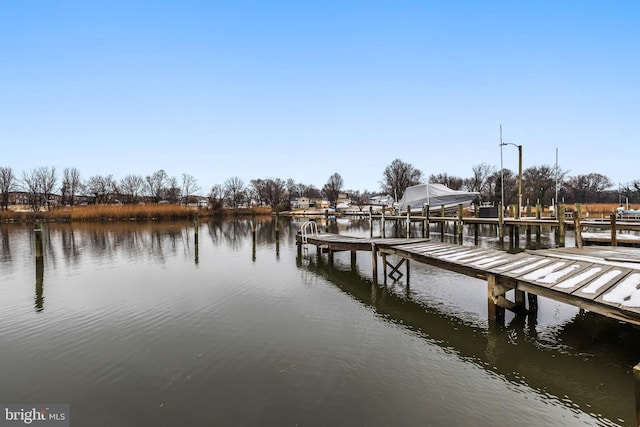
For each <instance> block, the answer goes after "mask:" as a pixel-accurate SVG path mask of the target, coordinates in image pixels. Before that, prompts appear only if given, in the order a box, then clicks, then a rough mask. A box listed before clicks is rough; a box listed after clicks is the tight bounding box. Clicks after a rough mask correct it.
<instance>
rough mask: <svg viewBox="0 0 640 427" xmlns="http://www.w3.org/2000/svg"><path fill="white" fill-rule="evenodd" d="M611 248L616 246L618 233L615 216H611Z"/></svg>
mask: <svg viewBox="0 0 640 427" xmlns="http://www.w3.org/2000/svg"><path fill="white" fill-rule="evenodd" d="M610 218H611V246H618V233H617V232H616V214H611V216H610Z"/></svg>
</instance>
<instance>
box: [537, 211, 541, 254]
mask: <svg viewBox="0 0 640 427" xmlns="http://www.w3.org/2000/svg"><path fill="white" fill-rule="evenodd" d="M536 219H542V206H541V205H540V203H538V204H537V205H536ZM541 234H542V226H541V225H537V226H536V247H538V248H539V247H540V244H541V243H542V235H541Z"/></svg>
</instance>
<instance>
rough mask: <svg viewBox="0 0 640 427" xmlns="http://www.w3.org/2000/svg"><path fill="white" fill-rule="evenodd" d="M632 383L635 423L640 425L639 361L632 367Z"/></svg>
mask: <svg viewBox="0 0 640 427" xmlns="http://www.w3.org/2000/svg"><path fill="white" fill-rule="evenodd" d="M633 383H634V385H635V387H634V389H635V394H636V425H638V426H640V363H639V364H637V365H636V366H634V367H633Z"/></svg>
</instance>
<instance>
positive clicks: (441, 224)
mask: <svg viewBox="0 0 640 427" xmlns="http://www.w3.org/2000/svg"><path fill="white" fill-rule="evenodd" d="M440 217H441V218H444V205H442V206H441V207H440ZM444 226H445V222H444V221H440V241H441V242H444Z"/></svg>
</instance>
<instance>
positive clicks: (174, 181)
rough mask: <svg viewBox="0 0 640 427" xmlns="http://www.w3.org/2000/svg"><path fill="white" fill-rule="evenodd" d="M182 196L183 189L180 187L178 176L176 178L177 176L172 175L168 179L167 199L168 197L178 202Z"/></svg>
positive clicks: (170, 200) (172, 201)
mask: <svg viewBox="0 0 640 427" xmlns="http://www.w3.org/2000/svg"><path fill="white" fill-rule="evenodd" d="M181 197H182V190H181V189H180V184H179V183H178V178H176V177H175V176H172V177H170V178H169V179H167V189H166V193H165V199H167V200H168V201H169V202H171V203H178V202H179V201H180V198H181Z"/></svg>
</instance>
